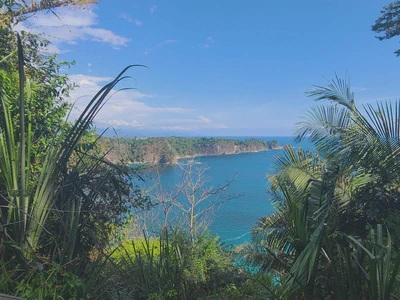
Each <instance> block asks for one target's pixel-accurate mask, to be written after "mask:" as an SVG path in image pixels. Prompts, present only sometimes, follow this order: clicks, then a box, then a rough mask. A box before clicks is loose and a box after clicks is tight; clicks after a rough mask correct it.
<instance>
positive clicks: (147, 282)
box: [107, 231, 254, 299]
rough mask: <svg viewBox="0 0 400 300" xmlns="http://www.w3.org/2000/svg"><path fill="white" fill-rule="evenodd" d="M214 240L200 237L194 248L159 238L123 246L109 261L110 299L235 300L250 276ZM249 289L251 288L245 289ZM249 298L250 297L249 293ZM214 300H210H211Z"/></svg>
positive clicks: (185, 239)
mask: <svg viewBox="0 0 400 300" xmlns="http://www.w3.org/2000/svg"><path fill="white" fill-rule="evenodd" d="M234 259H235V256H234V255H233V253H232V252H230V251H228V250H226V249H224V248H223V247H222V246H221V245H220V243H219V239H218V238H216V237H208V236H204V237H202V238H200V239H199V240H198V241H197V243H196V245H195V246H194V247H193V245H192V243H191V240H190V237H189V236H188V235H187V234H185V233H179V234H178V233H172V234H168V233H166V232H165V231H163V232H161V234H160V236H159V237H158V238H149V237H147V236H146V235H145V236H143V238H141V239H136V240H131V241H124V242H122V244H121V245H120V246H119V248H118V249H117V250H116V251H115V252H114V253H113V255H112V256H111V260H110V261H111V263H112V265H113V266H114V268H110V269H109V272H110V274H108V275H107V277H110V278H113V282H112V284H110V286H111V287H110V289H109V291H108V295H109V297H110V299H116V298H117V297H122V295H125V296H126V295H129V296H128V299H129V297H130V298H131V299H200V298H207V297H216V296H217V295H220V296H221V297H220V298H219V299H222V295H228V294H229V295H234V294H235V291H236V293H237V290H238V289H239V288H240V287H241V286H242V284H243V283H244V282H247V281H248V280H249V274H248V273H247V272H246V271H245V270H244V269H242V268H240V267H239V266H236V265H235V263H234ZM249 285H250V284H249ZM247 288H248V292H249V293H250V292H252V293H253V292H254V291H252V290H251V288H250V287H247ZM210 299H212V298H210ZM226 299H228V298H226Z"/></svg>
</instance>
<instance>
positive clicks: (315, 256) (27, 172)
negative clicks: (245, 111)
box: [0, 1, 400, 299]
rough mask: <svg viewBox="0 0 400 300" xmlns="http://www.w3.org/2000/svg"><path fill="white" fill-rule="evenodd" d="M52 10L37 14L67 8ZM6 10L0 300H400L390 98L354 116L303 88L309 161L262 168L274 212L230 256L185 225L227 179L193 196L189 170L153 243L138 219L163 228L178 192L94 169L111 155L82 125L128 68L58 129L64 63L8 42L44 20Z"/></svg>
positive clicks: (208, 143)
mask: <svg viewBox="0 0 400 300" xmlns="http://www.w3.org/2000/svg"><path fill="white" fill-rule="evenodd" d="M53 2H54V3H53ZM53 2H52V1H46V2H44V1H43V3H42V2H41V5H42V4H43V5H44V4H46V3H47V4H48V5H49V7H54V6H56V5H57V4H60V3H61V4H62V3H64V4H68V3H75V4H78V3H80V1H53ZM84 2H85V1H82V3H84ZM86 2H87V1H86ZM89 2H91V1H89ZM17 4H19V5H17ZM61 4H60V5H61ZM8 5H9V6H5V7H6V8H7V10H6V13H4V14H3V13H2V18H1V21H2V23H1V27H0V31H1V34H0V43H1V47H0V62H1V65H0V102H1V106H0V123H1V124H0V126H1V127H0V272H1V274H0V275H1V276H0V293H4V294H9V295H15V296H18V297H22V298H24V299H399V298H400V280H399V279H400V278H399V277H400V272H399V270H400V252H399V247H400V234H399V232H398V228H400V218H399V213H400V172H399V171H400V102H399V101H395V102H384V103H377V104H376V105H366V106H363V107H359V106H357V105H356V102H355V99H354V94H353V93H352V92H351V89H350V86H349V85H348V84H347V82H346V81H343V80H340V79H338V78H336V79H335V80H333V81H332V82H330V83H329V84H328V86H327V87H317V88H316V89H313V90H311V91H310V92H309V96H310V97H312V98H314V99H315V100H317V101H328V104H327V105H317V106H314V107H312V108H311V109H310V110H309V112H308V113H307V114H306V117H305V119H304V121H302V122H301V123H299V124H298V128H297V131H296V135H297V139H298V140H299V141H301V140H303V139H305V138H309V139H310V140H311V141H312V142H314V144H315V149H316V150H315V151H314V152H311V151H305V150H302V149H294V148H293V147H291V146H286V147H285V149H284V152H283V154H282V155H280V156H279V157H277V158H276V160H275V167H276V172H275V173H274V174H270V175H269V186H268V188H269V191H270V193H271V201H272V203H273V204H274V205H275V208H276V209H275V212H273V213H272V214H270V215H269V216H266V217H262V218H261V219H260V220H259V221H258V223H257V224H256V225H255V227H254V228H253V230H252V240H251V242H250V243H248V244H246V245H242V246H241V247H240V249H235V251H233V250H232V249H231V248H230V247H226V246H224V245H221V243H220V241H219V239H218V237H215V236H212V235H210V234H208V233H207V225H204V226H203V225H201V224H207V223H201V219H200V218H197V217H196V216H198V215H202V212H203V211H210V210H211V209H213V208H214V207H215V206H214V204H215V205H219V204H220V203H221V202H218V200H215V199H214V202H209V203H210V206H201V207H200V211H199V210H197V209H199V207H196V205H197V204H198V203H202V205H203V204H204V203H205V202H201V201H203V200H204V199H209V198H212V197H214V196H218V195H220V193H221V192H224V191H225V190H226V188H227V187H228V186H229V184H230V182H228V183H227V184H226V185H224V186H222V187H216V188H213V187H209V186H206V185H204V186H203V183H206V181H205V180H202V178H203V177H202V176H203V174H204V171H203V170H201V169H191V168H192V166H190V168H189V169H183V174H184V176H183V184H182V185H181V186H178V192H179V193H184V194H185V195H186V197H187V199H188V204H189V206H188V208H187V207H185V206H183V204H182V203H180V204H179V205H178V206H179V207H181V208H182V211H181V212H183V213H182V214H181V215H182V216H183V217H184V220H186V221H188V222H186V223H185V224H186V227H185V226H179V227H176V226H174V225H173V223H169V222H165V220H164V222H163V220H159V219H158V218H157V219H154V220H153V221H154V222H157V221H160V222H161V223H160V226H159V231H154V230H147V228H146V227H143V226H141V223H140V222H139V220H138V218H139V216H140V214H139V213H138V212H148V216H150V215H151V214H152V213H153V212H154V211H156V209H157V208H160V207H161V208H162V209H161V212H162V213H164V215H165V218H164V219H167V213H168V212H169V207H170V206H169V204H171V203H173V202H172V201H175V200H176V197H175V196H176V195H177V194H171V195H170V194H167V193H166V192H165V191H164V190H163V189H162V188H158V189H157V194H156V196H157V197H154V195H151V196H152V197H149V194H148V193H147V191H144V190H142V189H140V188H139V185H138V181H139V180H141V177H140V176H138V174H137V173H136V170H134V169H130V168H126V167H124V165H123V164H118V165H117V164H114V163H112V162H110V161H108V160H106V159H105V157H104V151H105V149H104V147H107V146H113V145H112V142H111V143H110V142H108V143H109V144H107V143H105V142H100V143H99V138H98V136H97V135H96V134H95V133H94V132H93V130H92V127H91V124H92V121H93V118H94V116H95V115H96V114H97V112H98V111H99V109H100V108H101V107H102V104H104V103H105V101H106V99H108V95H109V93H110V92H111V91H112V89H113V88H114V87H115V86H116V85H117V84H118V83H119V82H120V80H122V78H123V76H124V73H125V72H127V71H128V70H129V69H131V68H132V66H130V67H128V68H127V69H125V70H124V71H123V72H122V73H121V74H119V75H118V76H117V77H116V78H115V79H114V80H113V81H111V82H110V83H109V84H107V85H106V86H104V87H103V88H102V89H101V90H100V91H99V93H98V94H97V95H94V98H93V99H92V101H90V103H89V105H88V107H87V108H86V110H85V111H84V112H83V113H82V115H81V116H80V117H79V118H78V119H77V120H76V121H74V122H68V121H66V119H65V117H66V115H67V113H68V109H69V106H68V104H67V103H66V102H65V98H66V97H67V96H68V91H69V89H70V88H73V86H71V85H69V84H68V80H67V76H65V75H62V74H60V73H59V70H60V66H61V65H68V64H67V63H61V62H59V61H58V60H57V58H56V56H55V55H46V54H43V52H42V46H43V45H44V44H45V43H46V41H43V40H41V39H40V38H39V37H38V36H34V35H31V34H28V33H21V36H19V35H17V34H16V33H15V32H13V31H12V29H11V22H12V21H13V20H14V18H15V17H17V16H23V15H24V11H25V10H27V11H37V10H40V9H42V8H45V7H42V6H29V5H27V4H26V3H25V2H24V1H8ZM7 14H8V15H7ZM114 141H116V140H114ZM117 142H118V143H119V144H122V145H128V146H129V147H132V148H131V149H130V151H131V150H132V151H131V152H137V151H139V150H138V148H140V147H142V146H141V145H147V144H148V143H161V144H162V147H164V148H163V149H166V150H168V151H171V154H174V155H176V153H179V155H196V154H198V152H197V151H208V150H206V149H208V148H209V147H214V146H221V145H222V144H224V143H227V140H225V139H207V138H198V139H184V138H177V137H172V138H168V139H159V138H154V139H153V138H151V139H137V140H134V141H133V140H124V139H119V140H117ZM229 143H233V146H236V147H247V148H248V149H255V150H257V149H258V147H259V146H261V147H268V148H273V147H276V142H262V141H259V140H246V141H239V140H235V141H233V142H231V141H229ZM132 144H135V145H139V146H135V147H133V146H132ZM160 147H161V146H160ZM207 153H209V152H207ZM144 154H145V153H144ZM144 154H143V155H144ZM185 176H186V177H185ZM158 187H160V186H158ZM155 189H156V188H155ZM178 192H177V193H178ZM174 197H175V198H174ZM209 208H210V209H209ZM182 224H183V223H182ZM202 226H203V227H202ZM243 264H244V265H243ZM0 297H1V296H0Z"/></svg>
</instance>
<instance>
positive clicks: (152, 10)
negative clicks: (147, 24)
mask: <svg viewBox="0 0 400 300" xmlns="http://www.w3.org/2000/svg"><path fill="white" fill-rule="evenodd" d="M156 9H157V5H153V6H152V7H150V14H153V13H154V12H155V11H156Z"/></svg>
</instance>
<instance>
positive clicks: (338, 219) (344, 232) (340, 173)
mask: <svg viewBox="0 0 400 300" xmlns="http://www.w3.org/2000/svg"><path fill="white" fill-rule="evenodd" d="M309 95H310V96H311V97H313V98H315V99H316V100H318V101H321V100H329V101H331V104H330V105H328V106H314V107H312V108H311V109H310V110H309V111H308V113H307V116H306V119H305V120H304V121H303V122H301V123H299V124H298V128H297V131H296V133H297V140H298V141H301V140H302V139H304V138H305V137H309V138H310V140H311V141H313V142H314V143H315V147H316V149H317V153H318V155H317V154H312V153H309V152H306V151H303V150H301V149H299V150H297V151H295V150H294V149H293V148H291V147H286V149H285V151H284V154H283V155H282V156H281V157H278V158H277V159H276V162H275V165H276V169H277V172H276V174H275V175H273V176H270V177H269V182H270V190H271V193H272V201H273V203H274V204H275V207H276V211H275V212H274V213H272V214H271V215H269V216H268V217H266V218H265V217H264V218H262V219H260V221H259V223H258V224H257V225H256V226H255V228H254V229H253V234H252V236H253V243H252V245H250V246H248V249H250V251H248V252H247V253H245V258H246V259H247V260H248V262H249V263H251V264H256V265H258V266H261V269H262V270H268V271H269V272H271V271H272V272H276V273H277V274H279V277H280V278H281V285H282V288H283V290H284V293H283V296H284V297H288V296H289V295H293V294H296V293H299V292H301V293H304V294H303V295H304V297H305V298H306V299H311V298H315V297H317V298H318V297H326V296H328V295H330V294H331V296H333V297H335V298H337V299H347V298H349V299H358V297H360V295H363V297H364V298H366V299H377V298H376V297H378V296H379V298H380V299H389V298H390V295H391V292H392V291H393V289H394V281H395V276H396V273H397V271H398V268H399V263H400V259H399V258H397V259H396V260H395V261H394V258H393V256H392V254H391V249H392V247H393V245H392V240H391V238H390V235H389V234H387V235H386V236H385V235H384V234H383V232H382V225H379V224H378V223H384V225H385V227H386V228H389V230H390V231H392V232H395V228H396V227H397V226H399V225H400V224H399V220H398V218H397V219H395V221H389V220H390V217H389V216H390V215H391V214H393V215H395V214H396V213H397V212H398V211H399V199H400V197H399V196H400V194H399V182H400V181H399V180H400V175H399V172H398V170H400V168H399V166H400V165H399V163H400V159H399V157H400V156H399V155H398V154H399V151H400V150H399V148H400V143H399V132H400V130H399V128H400V120H399V116H400V106H399V102H395V103H394V104H391V103H383V104H378V105H377V107H376V108H374V107H373V106H371V105H367V106H365V107H364V110H365V113H364V114H363V113H361V112H360V110H359V109H358V108H357V107H356V105H355V100H354V94H353V93H352V92H351V90H350V86H349V84H348V83H347V82H346V81H343V80H340V79H338V78H336V80H333V81H332V82H329V85H328V87H316V88H315V89H313V90H311V91H310V92H309ZM320 157H322V158H323V159H321V158H320ZM367 224H370V226H371V225H376V226H377V231H378V234H375V231H373V230H372V231H371V229H367V228H366V226H367ZM377 224H378V225H377ZM372 232H374V235H375V236H378V237H379V238H378V239H376V237H374V239H371V238H370V240H369V241H368V238H367V236H368V235H372ZM384 240H386V243H385V242H384ZM383 245H384V246H383ZM383 247H384V250H382V248H383ZM371 249H375V250H376V249H380V250H379V251H381V252H380V255H379V258H378V256H377V255H376V254H373V251H375V250H371ZM376 251H377V250H376ZM382 251H383V252H382ZM366 257H369V258H370V260H368V259H366ZM377 265H379V266H380V267H379V268H378V267H377ZM382 266H384V267H382ZM377 278H378V279H379V280H377ZM316 286H318V289H316V288H315V287H316Z"/></svg>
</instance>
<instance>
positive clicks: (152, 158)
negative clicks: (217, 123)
mask: <svg viewBox="0 0 400 300" xmlns="http://www.w3.org/2000/svg"><path fill="white" fill-rule="evenodd" d="M102 143H103V144H104V145H105V147H106V148H111V149H112V151H111V152H110V153H109V155H108V157H109V158H111V159H113V158H117V159H120V158H121V157H122V158H123V159H125V160H127V161H131V162H155V163H159V162H161V163H171V162H172V163H176V161H177V159H179V158H183V157H191V156H198V155H223V154H233V153H242V152H253V151H264V150H269V149H276V148H278V147H279V145H278V142H277V141H276V140H274V141H264V140H260V139H246V140H237V139H227V138H206V137H202V138H187V137H165V138H161V137H149V138H145V139H141V138H135V139H125V138H113V139H112V140H107V139H103V140H102Z"/></svg>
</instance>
